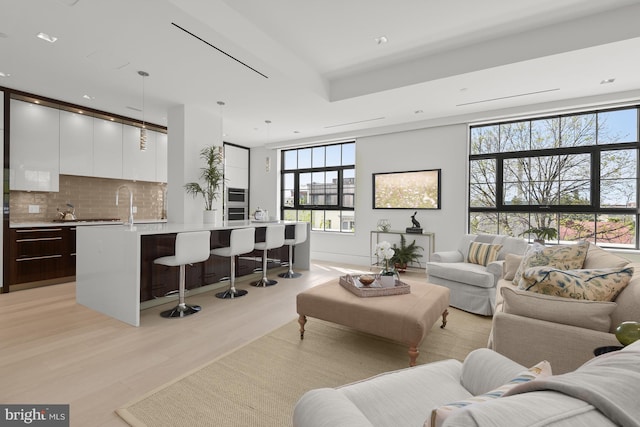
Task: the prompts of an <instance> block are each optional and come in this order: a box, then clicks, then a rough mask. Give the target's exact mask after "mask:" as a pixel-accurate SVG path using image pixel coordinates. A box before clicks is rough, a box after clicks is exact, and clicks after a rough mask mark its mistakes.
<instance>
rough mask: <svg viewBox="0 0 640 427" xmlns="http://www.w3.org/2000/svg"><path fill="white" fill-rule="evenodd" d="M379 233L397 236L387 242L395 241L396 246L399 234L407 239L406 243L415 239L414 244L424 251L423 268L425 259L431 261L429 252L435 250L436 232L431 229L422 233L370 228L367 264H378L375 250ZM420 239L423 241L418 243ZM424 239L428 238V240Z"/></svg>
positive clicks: (398, 242) (398, 243)
mask: <svg viewBox="0 0 640 427" xmlns="http://www.w3.org/2000/svg"><path fill="white" fill-rule="evenodd" d="M381 234H388V235H392V236H393V235H395V236H398V237H397V239H395V240H394V241H391V240H393V239H389V240H388V241H389V243H391V244H392V245H393V244H394V243H396V246H399V245H400V237H399V236H404V238H405V240H406V241H407V244H409V243H411V242H412V241H413V240H414V239H415V240H416V245H418V246H422V247H423V249H424V252H423V253H424V255H423V257H422V258H423V259H424V261H425V268H426V261H431V254H432V253H434V252H435V250H436V233H434V232H431V231H423V232H422V233H407V232H406V231H396V230H389V231H380V230H372V231H371V233H370V234H369V264H370V265H372V266H373V265H379V261H380V260H379V259H378V257H377V256H376V255H375V252H376V245H377V244H378V243H380V235H381ZM374 236H375V237H374ZM382 240H385V239H382ZM420 240H422V241H423V242H422V243H420ZM426 240H428V242H427V241H426ZM373 258H375V259H376V260H375V262H373ZM409 267H412V266H409ZM420 268H422V265H420Z"/></svg>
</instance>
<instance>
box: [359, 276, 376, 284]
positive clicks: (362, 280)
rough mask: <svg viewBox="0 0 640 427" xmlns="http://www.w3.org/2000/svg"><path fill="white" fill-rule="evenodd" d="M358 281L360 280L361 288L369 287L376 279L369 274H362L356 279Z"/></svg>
mask: <svg viewBox="0 0 640 427" xmlns="http://www.w3.org/2000/svg"><path fill="white" fill-rule="evenodd" d="M358 280H360V283H362V285H363V286H369V285H370V284H372V283H373V282H374V281H375V280H376V278H375V276H372V275H370V274H363V275H362V276H360V277H359V278H358Z"/></svg>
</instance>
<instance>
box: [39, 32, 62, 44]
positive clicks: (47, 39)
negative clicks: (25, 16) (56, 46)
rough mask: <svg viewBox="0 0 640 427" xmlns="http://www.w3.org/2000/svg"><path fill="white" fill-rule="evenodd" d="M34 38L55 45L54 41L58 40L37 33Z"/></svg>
mask: <svg viewBox="0 0 640 427" xmlns="http://www.w3.org/2000/svg"><path fill="white" fill-rule="evenodd" d="M36 37H38V38H39V39H42V40H44V41H47V42H49V43H55V42H56V40H58V38H57V37H53V36H50V35H49V34H46V33H38V34H36Z"/></svg>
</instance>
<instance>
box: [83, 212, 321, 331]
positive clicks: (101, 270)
mask: <svg viewBox="0 0 640 427" xmlns="http://www.w3.org/2000/svg"><path fill="white" fill-rule="evenodd" d="M275 224H284V225H293V224H296V222H295V221H276V220H273V221H254V220H251V221H224V222H221V223H220V224H182V223H172V222H166V223H152V224H149V223H145V224H136V223H134V224H133V225H131V224H116V225H92V226H91V227H77V229H76V302H78V303H79V304H82V305H84V306H86V307H89V308H91V309H93V310H96V311H99V312H101V313H104V314H106V315H109V316H111V317H114V318H116V319H118V320H121V321H123V322H126V323H128V324H130V325H133V326H139V325H140V273H141V260H142V259H143V258H142V256H141V247H142V244H141V241H142V237H143V236H150V235H162V234H176V233H182V232H189V231H201V230H211V231H216V230H219V231H224V230H231V229H234V228H246V227H268V226H270V225H275ZM307 235H309V233H308V232H307ZM310 252H311V251H310V242H309V239H308V238H307V240H306V241H305V242H303V243H302V244H298V245H296V247H295V253H296V258H295V261H294V265H295V266H296V267H297V268H301V269H308V268H309V264H310V262H309V258H310Z"/></svg>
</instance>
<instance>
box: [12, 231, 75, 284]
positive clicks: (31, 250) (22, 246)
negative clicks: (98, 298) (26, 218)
mask: <svg viewBox="0 0 640 427" xmlns="http://www.w3.org/2000/svg"><path fill="white" fill-rule="evenodd" d="M10 235H11V264H10V269H9V276H10V284H19V283H28V282H37V281H41V280H50V279H57V278H60V277H67V276H73V275H75V257H73V259H71V256H70V253H69V249H70V236H69V229H68V228H65V227H41V228H38V227H34V228H18V229H11V232H10Z"/></svg>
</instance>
